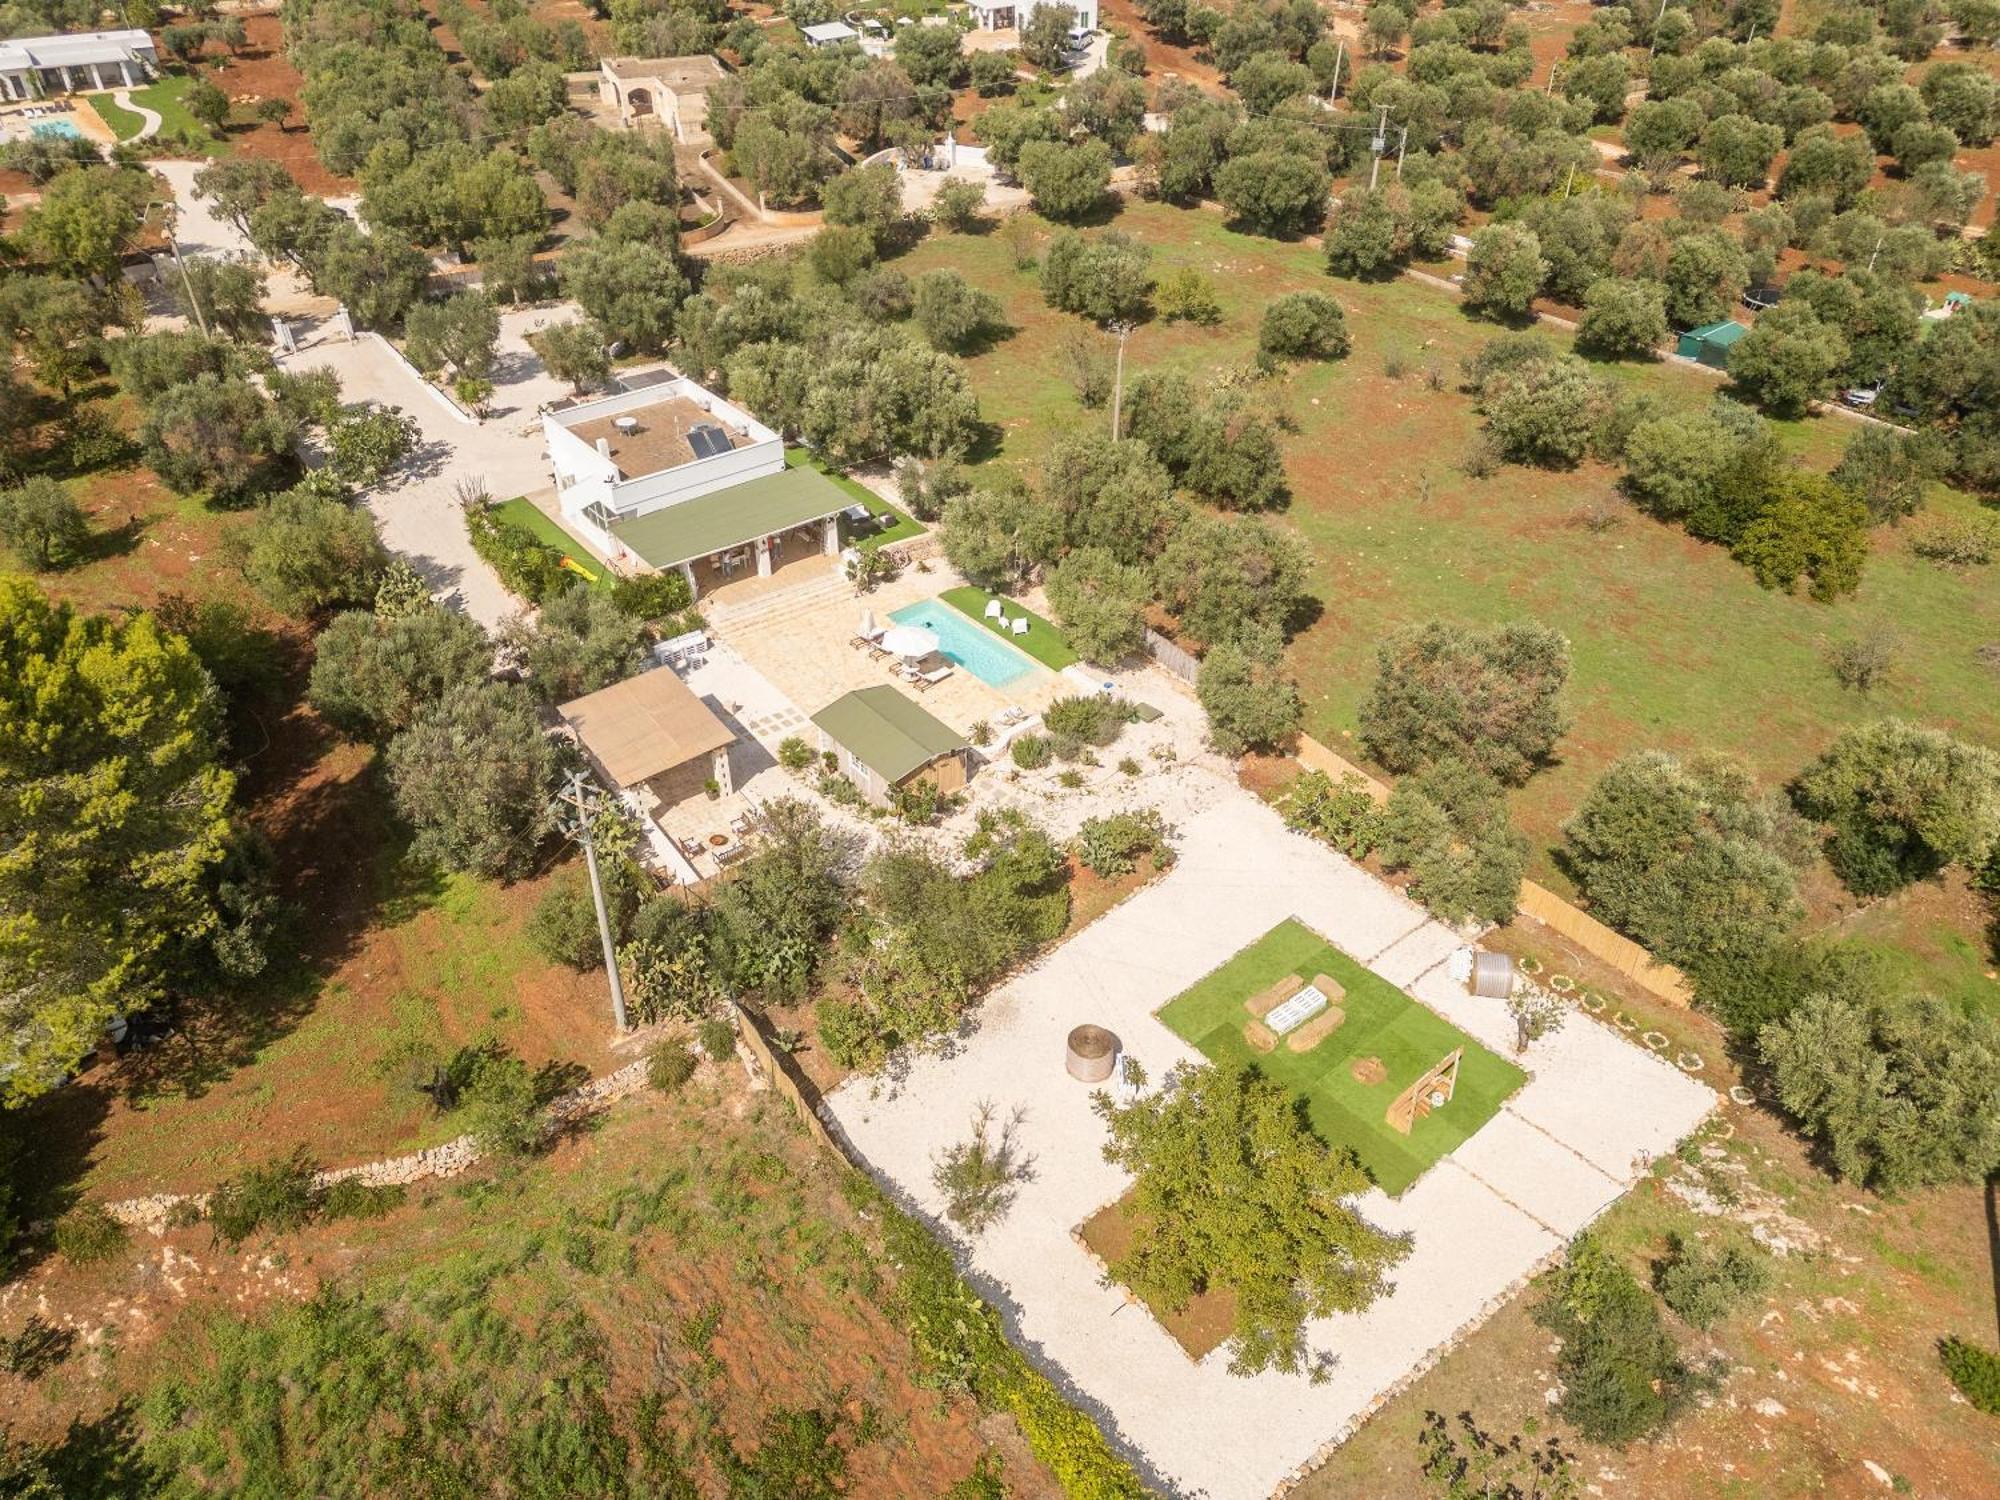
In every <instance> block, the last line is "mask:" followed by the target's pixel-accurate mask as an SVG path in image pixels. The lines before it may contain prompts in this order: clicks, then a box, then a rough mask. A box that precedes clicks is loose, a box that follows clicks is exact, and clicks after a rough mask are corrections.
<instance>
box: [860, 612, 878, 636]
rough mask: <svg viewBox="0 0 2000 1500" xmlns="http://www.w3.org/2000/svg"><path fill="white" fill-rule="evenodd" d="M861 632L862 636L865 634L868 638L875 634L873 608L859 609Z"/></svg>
mask: <svg viewBox="0 0 2000 1500" xmlns="http://www.w3.org/2000/svg"><path fill="white" fill-rule="evenodd" d="M861 633H862V634H863V635H864V636H867V637H869V638H870V639H873V637H874V635H875V611H874V610H872V609H864V610H862V611H861Z"/></svg>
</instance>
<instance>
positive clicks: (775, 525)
mask: <svg viewBox="0 0 2000 1500" xmlns="http://www.w3.org/2000/svg"><path fill="white" fill-rule="evenodd" d="M852 503H853V502H852V501H851V500H850V499H849V498H848V495H847V491H845V490H843V489H842V488H841V487H840V486H839V485H837V484H835V483H834V482H833V481H832V480H831V479H828V478H827V477H826V476H825V475H824V474H822V473H820V472H819V471H818V470H817V469H807V468H799V469H786V470H785V471H784V472H783V473H781V474H767V475H765V476H764V477H763V478H761V479H746V480H744V481H743V483H741V484H732V485H731V486H730V487H729V488H728V489H726V490H716V491H714V492H713V493H712V494H707V495H697V496H696V497H695V498H694V499H692V500H682V501H680V502H679V503H677V504H674V505H665V506H662V507H661V508H660V509H658V510H655V511H649V512H647V513H646V514H645V515H642V516H634V517H633V518H632V519H631V520H629V521H621V522H618V523H617V524H615V525H614V526H613V527H612V535H614V536H616V537H617V538H618V540H619V541H621V542H623V543H624V544H625V545H626V546H628V547H630V548H631V549H632V550H633V551H634V552H636V553H638V554H639V556H641V557H642V558H644V559H645V560H646V561H647V562H648V563H650V564H652V565H653V566H654V567H656V568H671V567H672V566H673V565H674V564H675V563H684V562H692V561H694V560H695V559H696V558H698V557H707V556H708V555H709V554H710V553H712V552H720V551H722V550H723V549H724V548H726V547H739V546H741V545H742V544H743V543H745V542H748V541H753V540H755V539H756V538H757V537H760V536H770V535H772V534H773V533H775V532H780V531H783V530H784V529H785V528H786V527H787V526H800V525H803V524H804V523H805V522H807V521H818V520H823V519H824V518H825V517H827V516H836V515H839V514H840V513H841V512H842V511H844V510H846V509H847V507H848V506H849V505H851V504H852Z"/></svg>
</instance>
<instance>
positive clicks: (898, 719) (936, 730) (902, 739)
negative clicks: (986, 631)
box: [813, 684, 966, 785]
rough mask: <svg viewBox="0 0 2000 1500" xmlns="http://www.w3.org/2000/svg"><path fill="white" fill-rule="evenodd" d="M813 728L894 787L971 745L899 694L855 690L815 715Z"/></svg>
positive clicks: (887, 689)
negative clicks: (897, 783) (938, 759)
mask: <svg viewBox="0 0 2000 1500" xmlns="http://www.w3.org/2000/svg"><path fill="white" fill-rule="evenodd" d="M813 723H815V724H817V725H818V726H819V727H820V728H821V729H823V730H825V731H826V733H827V734H828V735H829V736H830V737H831V738H832V740H833V742H834V743H835V744H836V745H839V746H840V747H841V748H842V749H843V750H847V751H850V752H852V754H853V755H854V756H855V758H856V759H858V760H859V761H860V762H861V764H863V765H864V766H866V767H868V769H869V770H871V771H873V772H874V773H875V774H876V775H877V776H880V777H881V778H882V779H883V780H884V781H886V782H888V783H890V784H891V785H894V784H895V783H896V782H899V781H901V780H902V779H903V778H904V777H905V776H907V775H909V774H910V773H911V772H912V771H918V770H921V769H923V768H924V767H925V766H927V765H929V764H930V763H931V762H932V761H934V760H936V759H937V758H938V757H939V756H940V755H949V754H950V753H951V752H952V751H954V750H963V749H964V748H965V746H966V741H965V739H964V737H963V736H961V735H959V734H957V733H956V732H954V731H953V729H952V728H951V726H950V725H949V724H945V723H942V722H941V721H939V720H938V719H937V718H936V717H935V716H934V715H932V714H928V713H926V712H925V711H924V710H923V709H922V708H919V707H918V706H917V705H916V704H915V703H912V702H911V701H910V700H909V699H908V698H906V697H904V696H903V694H902V693H900V692H898V691H897V690H896V689H895V688H893V687H890V686H888V685H887V684H884V685H883V686H881V687H865V688H856V689H855V690H854V691H853V692H851V693H849V694H847V695H846V696H845V697H842V698H836V699H834V700H833V702H831V703H829V704H827V706H826V707H825V708H822V709H821V710H820V711H819V712H818V713H816V714H814V715H813Z"/></svg>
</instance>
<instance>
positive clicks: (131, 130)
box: [84, 94, 146, 141]
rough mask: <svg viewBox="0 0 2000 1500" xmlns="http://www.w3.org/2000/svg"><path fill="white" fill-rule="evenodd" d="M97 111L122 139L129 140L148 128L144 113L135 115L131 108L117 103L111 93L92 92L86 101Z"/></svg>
mask: <svg viewBox="0 0 2000 1500" xmlns="http://www.w3.org/2000/svg"><path fill="white" fill-rule="evenodd" d="M84 102H85V103H87V104H88V105H89V106H90V107H91V108H92V109H94V110H96V111H97V118H98V119H100V120H102V121H103V122H104V124H105V127H106V128H107V129H108V130H110V132H111V133H112V134H113V135H115V136H117V137H118V139H119V140H121V141H129V140H131V139H132V137H133V136H135V135H137V134H138V133H139V132H140V131H142V130H144V129H145V128H146V120H145V117H144V116H143V115H135V114H133V113H132V111H131V110H129V109H126V108H124V107H123V106H121V105H119V104H117V103H115V102H114V101H113V100H112V98H111V96H110V95H109V94H91V95H90V96H88V98H87V99H86V100H85V101H84Z"/></svg>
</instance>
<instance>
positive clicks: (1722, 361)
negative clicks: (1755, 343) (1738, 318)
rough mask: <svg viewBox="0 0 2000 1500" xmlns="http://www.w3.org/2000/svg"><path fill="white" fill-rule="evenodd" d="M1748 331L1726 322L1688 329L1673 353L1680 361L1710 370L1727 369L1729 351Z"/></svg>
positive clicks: (1738, 325) (1739, 324)
mask: <svg viewBox="0 0 2000 1500" xmlns="http://www.w3.org/2000/svg"><path fill="white" fill-rule="evenodd" d="M1749 331H1750V330H1749V329H1747V328H1745V327H1744V326H1743V325H1742V324H1741V323H1732V322H1729V321H1727V320H1725V321H1723V322H1721V323H1704V324H1703V325H1702V326H1701V327H1699V328H1690V329H1689V330H1688V331H1687V332H1686V333H1684V334H1682V335H1681V337H1680V342H1679V343H1678V344H1676V345H1675V346H1674V353H1676V354H1678V355H1679V356H1680V357H1681V358H1682V359H1692V360H1695V361H1696V362H1698V363H1700V364H1704V365H1708V366H1709V367H1711V368H1712V369H1717V370H1726V369H1728V368H1729V351H1730V350H1731V349H1732V348H1734V347H1735V345H1736V341H1737V340H1738V339H1740V338H1742V337H1743V335H1744V334H1746V333H1748V332H1749Z"/></svg>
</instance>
